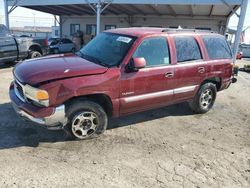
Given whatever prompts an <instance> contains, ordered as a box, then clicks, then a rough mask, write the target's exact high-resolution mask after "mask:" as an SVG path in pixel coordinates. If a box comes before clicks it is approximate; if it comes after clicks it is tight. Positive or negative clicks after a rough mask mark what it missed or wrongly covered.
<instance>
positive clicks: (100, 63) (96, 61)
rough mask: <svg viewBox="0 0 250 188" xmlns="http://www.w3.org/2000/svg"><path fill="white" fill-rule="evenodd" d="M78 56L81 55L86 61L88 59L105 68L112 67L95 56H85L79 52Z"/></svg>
mask: <svg viewBox="0 0 250 188" xmlns="http://www.w3.org/2000/svg"><path fill="white" fill-rule="evenodd" d="M77 53H80V54H77ZM77 53H76V55H79V56H80V57H82V58H84V59H87V60H88V61H91V62H93V63H95V64H98V65H102V66H104V67H109V66H110V65H108V64H106V63H103V62H102V61H100V60H99V59H98V58H96V57H93V56H90V55H87V54H84V53H83V52H81V51H79V52H77Z"/></svg>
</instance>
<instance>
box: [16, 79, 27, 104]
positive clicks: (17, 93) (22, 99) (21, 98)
mask: <svg viewBox="0 0 250 188" xmlns="http://www.w3.org/2000/svg"><path fill="white" fill-rule="evenodd" d="M14 92H15V94H16V96H17V98H19V99H20V100H21V101H22V102H26V101H25V99H24V98H23V97H22V96H21V95H20V93H19V91H18V90H17V88H16V83H14Z"/></svg>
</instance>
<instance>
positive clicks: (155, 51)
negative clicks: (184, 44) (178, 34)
mask: <svg viewBox="0 0 250 188" xmlns="http://www.w3.org/2000/svg"><path fill="white" fill-rule="evenodd" d="M133 57H144V58H145V60H146V63H147V64H146V66H147V67H152V66H161V65H168V64H170V61H169V49H168V44H167V42H166V38H164V37H158V38H148V39H145V40H144V41H143V42H142V43H141V44H140V46H139V47H138V48H137V49H136V51H135V53H134V55H133Z"/></svg>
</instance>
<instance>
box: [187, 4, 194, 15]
mask: <svg viewBox="0 0 250 188" xmlns="http://www.w3.org/2000/svg"><path fill="white" fill-rule="evenodd" d="M188 9H189V12H190V15H191V16H193V15H194V11H193V5H188Z"/></svg>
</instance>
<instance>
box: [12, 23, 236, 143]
mask: <svg viewBox="0 0 250 188" xmlns="http://www.w3.org/2000/svg"><path fill="white" fill-rule="evenodd" d="M13 74H14V81H13V82H12V84H11V85H10V90H9V95H10V98H11V101H12V104H13V106H14V109H15V110H16V111H17V113H18V114H20V115H21V116H24V117H26V118H28V119H30V120H31V121H33V122H36V123H38V124H41V125H43V126H45V127H47V128H49V129H62V128H63V129H65V130H67V131H68V133H69V134H70V135H72V136H73V137H75V138H78V139H86V138H89V137H93V136H94V135H99V134H101V133H103V132H104V131H105V129H106V128H107V124H108V117H119V116H123V115H129V114H132V113H136V112H140V111H144V110H149V109H154V108H159V107H163V106H167V105H170V104H175V103H181V102H184V101H188V102H189V104H190V107H191V109H192V110H193V111H194V112H195V113H201V114H202V113H206V112H208V111H209V110H210V109H211V108H212V107H213V105H214V102H215V98H216V94H217V92H218V91H222V90H224V89H227V88H228V87H229V86H230V84H231V83H232V82H236V78H234V77H233V76H234V75H233V74H234V73H233V59H232V53H231V49H230V47H229V46H228V44H227V42H226V40H225V38H224V36H222V35H219V34H215V33H210V32H202V31H201V32H197V31H189V30H171V29H162V28H143V29H141V28H124V29H116V30H109V31H105V32H103V33H101V34H99V35H98V36H97V37H95V38H94V39H93V40H92V41H90V42H89V43H88V44H87V45H86V46H84V47H83V48H82V49H81V50H80V51H79V52H77V53H76V54H64V55H53V56H49V57H44V58H40V59H37V60H28V61H25V62H23V63H20V64H18V65H16V67H15V69H14V71H13Z"/></svg>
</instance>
